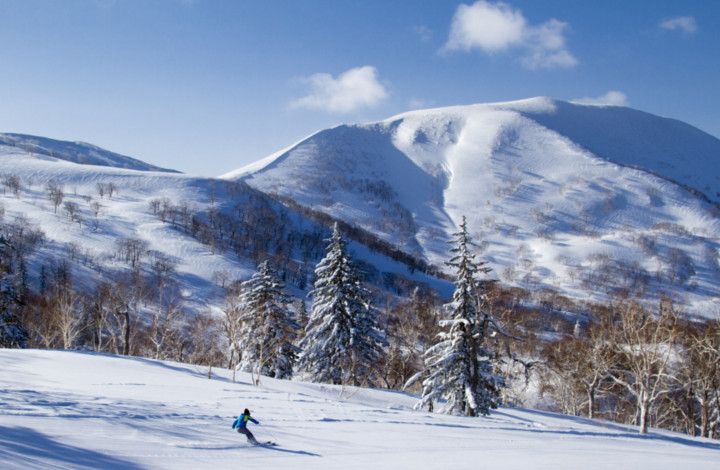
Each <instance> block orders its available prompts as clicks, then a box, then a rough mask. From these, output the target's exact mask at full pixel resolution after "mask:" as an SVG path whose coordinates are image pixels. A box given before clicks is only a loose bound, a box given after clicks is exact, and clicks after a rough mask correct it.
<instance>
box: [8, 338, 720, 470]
mask: <svg viewBox="0 0 720 470" xmlns="http://www.w3.org/2000/svg"><path fill="white" fill-rule="evenodd" d="M0 363H1V364H3V373H2V376H0V403H2V407H0V466H1V467H2V468H3V469H8V470H9V469H23V470H25V469H47V468H63V469H64V468H67V469H97V468H103V469H141V468H142V469H164V468H167V469H203V468H213V469H220V468H248V469H252V468H258V469H260V468H263V469H267V468H273V469H285V468H287V469H294V470H295V469H338V468H343V469H348V470H350V469H368V468H377V469H406V468H407V469H410V468H438V469H441V468H442V469H445V468H452V469H484V468H493V469H499V470H500V469H503V470H504V469H518V470H520V469H522V470H527V469H529V468H532V469H545V468H547V469H551V468H552V469H558V470H562V469H571V470H577V469H583V468H593V469H612V470H618V469H633V470H643V469H648V470H650V469H652V470H660V469H669V468H675V469H681V468H693V469H697V470H701V469H714V468H717V462H718V458H720V444H718V442H717V441H710V440H706V439H700V438H691V437H687V436H683V435H679V434H673V433H669V432H663V431H651V432H650V433H649V434H648V435H646V436H640V435H639V434H637V432H636V430H635V429H633V428H631V427H628V426H622V425H617V424H610V423H604V422H599V421H590V420H587V419H582V418H574V417H569V416H563V415H558V414H554V413H546V412H541V411H533V410H524V409H501V410H498V411H496V412H495V413H493V414H492V415H491V416H490V417H489V418H462V417H449V416H442V415H432V414H428V413H426V412H417V411H412V409H411V408H412V405H413V404H414V402H415V400H414V398H413V397H410V396H407V395H404V394H401V393H397V392H384V391H379V390H366V389H354V388H347V389H344V390H341V389H339V388H338V387H334V386H324V385H318V384H308V383H301V382H286V381H278V380H274V379H269V378H265V379H263V380H262V382H261V385H260V386H259V387H254V386H252V385H250V383H251V382H250V377H249V376H247V375H245V374H239V375H238V382H237V383H232V382H231V381H230V377H231V376H230V374H229V372H228V371H227V370H213V379H212V380H208V378H207V369H205V368H200V367H197V366H188V365H183V364H178V363H170V362H159V361H153V360H149V359H142V358H119V357H113V356H104V355H94V354H89V353H78V352H61V351H36V350H0ZM245 407H248V408H250V409H251V411H252V413H253V416H255V417H256V418H257V419H258V420H260V422H261V424H260V425H259V426H253V425H251V429H252V430H253V432H254V433H255V435H256V436H257V437H258V439H260V440H266V439H271V440H275V441H277V442H278V443H279V446H277V447H250V446H249V445H248V444H247V443H246V442H245V438H244V437H243V436H240V435H238V434H236V433H235V432H233V431H232V429H231V428H230V427H231V423H232V421H233V419H234V417H235V415H236V414H237V413H239V412H240V411H242V409H243V408H245Z"/></svg>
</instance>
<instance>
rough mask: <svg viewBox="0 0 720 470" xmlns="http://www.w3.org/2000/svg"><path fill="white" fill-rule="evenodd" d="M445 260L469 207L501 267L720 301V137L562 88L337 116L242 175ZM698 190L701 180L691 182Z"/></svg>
mask: <svg viewBox="0 0 720 470" xmlns="http://www.w3.org/2000/svg"><path fill="white" fill-rule="evenodd" d="M223 178H228V179H242V180H244V181H246V182H247V183H248V184H250V185H251V186H253V187H255V188H257V189H259V190H261V191H265V192H268V193H279V194H281V195H283V196H285V197H288V198H291V199H294V200H295V201H296V202H297V203H298V204H300V205H303V206H306V207H311V208H313V209H314V210H319V211H324V212H326V213H328V214H330V215H332V216H333V217H337V218H340V219H342V220H345V221H346V222H348V223H352V224H356V225H359V226H361V227H364V228H365V229H367V230H369V231H371V232H373V233H375V234H377V235H378V236H380V237H382V238H384V239H385V240H387V241H389V242H391V243H393V244H395V245H396V246H398V247H400V248H401V249H403V250H404V251H406V252H408V253H412V254H415V255H417V256H421V257H424V258H425V259H427V260H428V261H430V262H431V263H433V264H435V265H438V266H441V265H442V263H443V262H444V261H445V260H447V258H448V255H449V244H448V239H449V235H450V234H451V233H452V232H453V231H455V230H456V228H457V225H458V223H459V221H460V218H461V217H462V216H463V215H465V216H467V219H468V225H469V227H470V229H471V231H473V232H474V235H475V237H476V239H477V240H479V241H481V242H482V244H483V245H482V253H481V255H482V257H483V258H484V259H485V260H487V261H489V263H490V265H491V266H492V267H493V269H494V270H495V276H496V277H498V278H499V279H501V280H502V281H503V282H504V283H506V284H509V285H518V286H522V287H525V288H528V289H530V290H532V291H539V290H542V289H553V290H558V291H559V292H561V293H562V294H564V295H567V296H570V297H574V298H576V299H582V300H586V299H588V297H590V298H594V299H596V300H601V301H602V300H606V299H605V298H604V297H603V296H602V295H601V291H602V289H603V286H604V285H608V286H609V287H611V288H613V289H618V290H623V289H627V290H630V291H633V290H636V291H644V295H645V297H646V298H653V297H654V299H653V300H656V299H657V298H659V297H660V295H661V294H664V295H668V296H670V297H671V298H673V299H674V300H675V301H676V302H677V303H678V304H679V305H680V306H681V307H682V308H684V309H686V310H687V311H688V312H690V313H696V314H700V315H706V316H709V317H714V316H715V315H716V314H717V313H718V312H720V303H718V302H717V298H718V297H720V283H719V282H718V279H719V278H720V263H719V262H718V259H719V258H718V246H720V239H719V238H718V233H720V219H718V217H717V214H718V209H717V207H715V206H714V205H713V204H711V203H710V202H708V199H709V200H713V201H714V200H717V193H716V192H715V189H713V188H717V187H718V184H719V183H720V140H718V139H717V138H715V137H713V136H711V135H708V134H706V133H704V132H702V131H700V130H698V129H696V128H694V127H692V126H689V125H687V124H684V123H682V122H679V121H675V120H672V119H666V118H661V117H658V116H653V115H651V114H648V113H644V112H641V111H637V110H633V109H629V108H622V107H601V106H583V105H577V104H572V103H566V102H562V101H557V100H551V99H548V98H533V99H528V100H522V101H515V102H508V103H494V104H479V105H471V106H456V107H450V108H440V109H430V110H421V111H412V112H409V113H404V114H401V115H398V116H394V117H391V118H389V119H387V120H384V121H381V122H377V123H370V124H364V125H343V126H338V127H336V128H333V129H327V130H324V131H321V132H318V133H316V134H313V135H312V136H310V137H308V138H307V139H305V140H304V141H301V142H300V143H298V144H296V145H294V146H292V147H290V148H288V149H285V150H283V151H281V152H278V153H276V154H274V155H271V156H270V157H268V158H266V159H264V160H261V161H260V162H258V163H256V164H253V165H250V166H247V167H244V168H241V169H239V170H236V171H233V172H230V173H228V174H226V175H224V176H223ZM688 187H691V188H693V190H688Z"/></svg>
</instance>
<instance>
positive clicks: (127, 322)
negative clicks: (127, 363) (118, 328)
mask: <svg viewBox="0 0 720 470" xmlns="http://www.w3.org/2000/svg"><path fill="white" fill-rule="evenodd" d="M123 315H124V316H125V344H124V345H123V355H125V356H129V355H130V311H129V310H125V312H123Z"/></svg>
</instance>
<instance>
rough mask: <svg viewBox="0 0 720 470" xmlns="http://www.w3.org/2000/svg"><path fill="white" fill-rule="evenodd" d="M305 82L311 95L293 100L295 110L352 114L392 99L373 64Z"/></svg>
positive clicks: (307, 79) (315, 77)
mask: <svg viewBox="0 0 720 470" xmlns="http://www.w3.org/2000/svg"><path fill="white" fill-rule="evenodd" d="M302 81H303V82H304V83H306V84H307V86H308V88H309V90H308V94H307V95H305V96H303V97H301V98H298V99H296V100H294V101H292V102H291V103H290V107H291V108H304V109H316V110H321V111H326V112H329V113H350V112H353V111H356V110H358V109H361V108H372V107H375V106H377V105H379V104H380V103H382V102H383V101H385V99H387V97H388V96H389V92H388V90H387V89H386V88H385V86H384V85H383V84H382V83H381V82H380V80H379V78H378V71H377V69H376V68H375V67H373V66H371V65H365V66H363V67H356V68H352V69H350V70H347V71H345V72H343V73H341V74H340V75H338V76H337V78H336V77H333V76H332V75H330V74H329V73H316V74H313V75H311V76H309V77H306V78H303V79H302Z"/></svg>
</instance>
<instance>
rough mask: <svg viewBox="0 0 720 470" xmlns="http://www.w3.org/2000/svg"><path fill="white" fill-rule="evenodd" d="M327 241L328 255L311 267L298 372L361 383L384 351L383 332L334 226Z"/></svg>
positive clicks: (319, 379) (338, 381)
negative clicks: (312, 275) (309, 297)
mask: <svg viewBox="0 0 720 470" xmlns="http://www.w3.org/2000/svg"><path fill="white" fill-rule="evenodd" d="M328 242H329V243H328V246H327V253H326V255H325V257H324V258H323V259H322V260H321V261H320V263H318V265H317V267H316V268H315V276H316V280H315V284H314V288H313V290H312V292H311V295H312V298H313V303H312V311H311V313H310V319H309V320H308V324H307V326H306V328H305V331H306V333H305V337H304V338H303V339H302V341H301V342H300V349H301V350H302V353H301V355H300V360H299V369H301V370H302V371H303V372H304V373H305V374H306V376H307V377H308V378H309V379H310V380H314V381H317V382H330V383H334V384H345V383H351V384H353V385H360V384H361V383H362V382H363V381H364V380H367V379H369V378H370V376H371V375H372V372H371V369H372V366H373V365H374V364H376V363H378V361H379V360H380V358H381V357H382V355H383V353H384V347H385V345H386V340H385V334H384V332H383V331H382V330H381V329H380V326H379V324H378V314H377V310H376V309H374V308H372V306H371V305H370V300H369V298H370V295H369V292H368V291H367V290H366V289H365V288H363V286H362V285H361V283H360V279H359V276H358V274H357V272H356V270H355V268H354V266H353V264H352V262H351V260H350V257H349V256H348V254H347V248H346V245H345V241H344V240H343V238H342V236H341V235H340V230H339V228H338V225H337V223H336V224H335V226H334V228H333V233H332V236H331V237H330V239H329V240H328Z"/></svg>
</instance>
